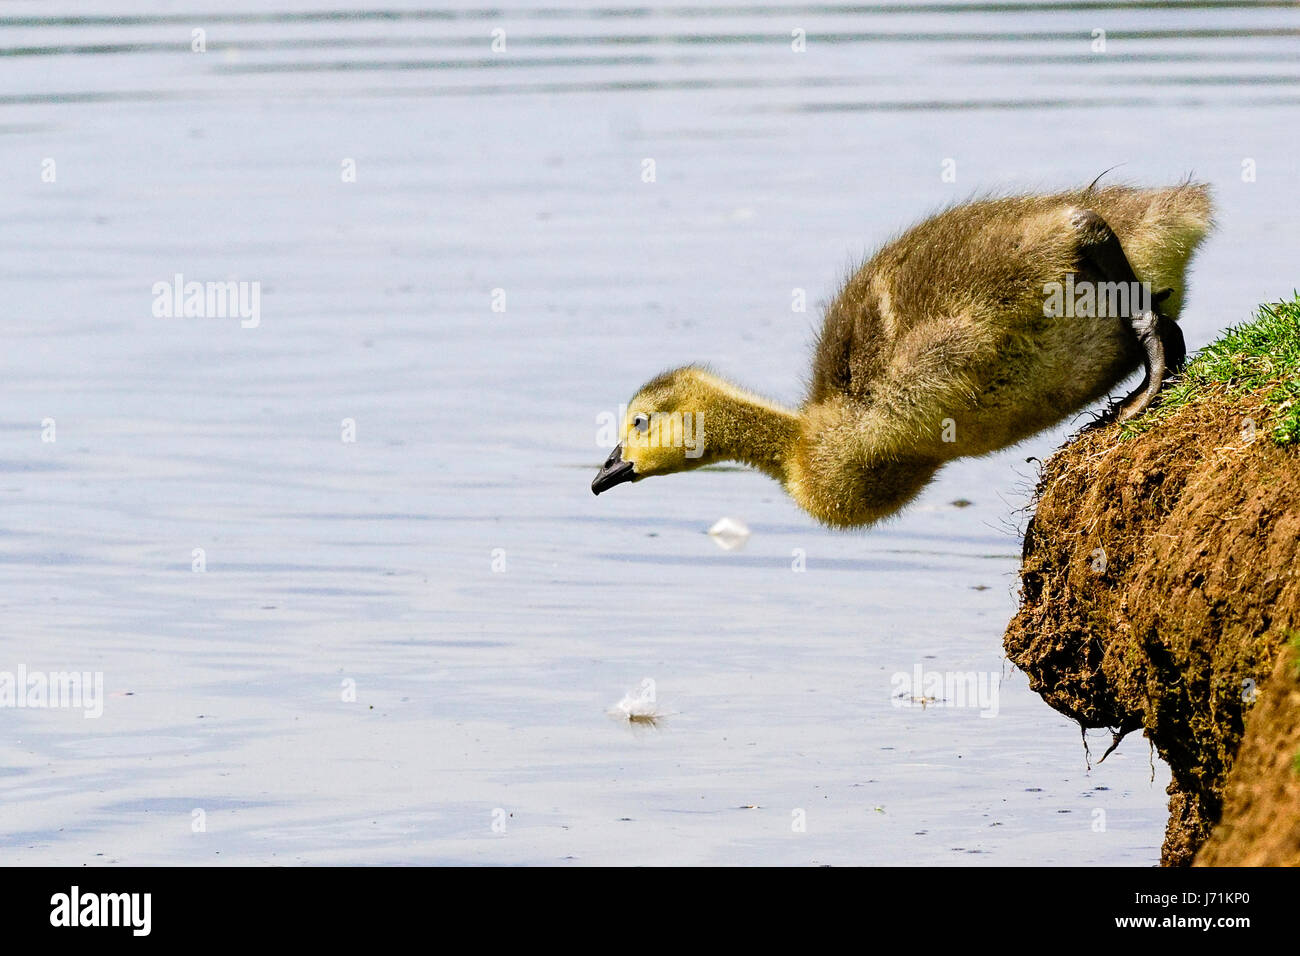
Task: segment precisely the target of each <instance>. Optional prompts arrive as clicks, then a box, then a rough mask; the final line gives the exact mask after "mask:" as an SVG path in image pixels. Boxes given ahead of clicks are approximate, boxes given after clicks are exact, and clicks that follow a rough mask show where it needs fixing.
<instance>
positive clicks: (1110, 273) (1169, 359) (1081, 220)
mask: <svg viewBox="0 0 1300 956" xmlns="http://www.w3.org/2000/svg"><path fill="white" fill-rule="evenodd" d="M1071 225H1072V226H1074V228H1075V229H1076V230H1077V231H1078V233H1079V255H1080V258H1081V259H1082V260H1083V262H1084V263H1086V264H1087V265H1089V266H1091V267H1092V269H1093V270H1095V271H1096V272H1097V273H1098V274H1099V275H1100V276H1101V277H1102V280H1103V281H1105V282H1123V283H1126V284H1128V283H1132V284H1130V285H1128V288H1130V289H1137V288H1140V285H1139V284H1138V278H1137V275H1136V274H1135V273H1134V272H1133V266H1132V265H1130V264H1129V261H1128V256H1126V255H1125V254H1124V247H1123V246H1122V245H1121V244H1120V241H1119V236H1117V235H1115V231H1114V230H1113V229H1111V228H1110V225H1109V224H1108V223H1107V222H1106V220H1105V219H1103V218H1102V217H1101V216H1100V215H1098V214H1097V213H1096V212H1094V211H1093V210H1091V209H1079V210H1076V211H1075V212H1074V213H1073V214H1072V215H1071ZM1172 291H1173V290H1171V289H1164V290H1162V291H1161V292H1158V293H1156V294H1155V295H1153V296H1152V297H1151V308H1149V309H1147V310H1142V309H1141V308H1140V306H1141V303H1140V302H1135V303H1132V306H1133V310H1134V312H1133V315H1131V316H1129V318H1128V319H1127V322H1128V326H1129V328H1130V329H1132V331H1133V334H1134V335H1135V336H1136V338H1137V341H1138V344H1139V345H1140V346H1141V347H1142V366H1143V369H1144V370H1145V372H1146V375H1145V376H1144V377H1143V379H1142V384H1141V385H1139V386H1138V387H1137V388H1136V389H1135V390H1134V391H1133V393H1132V394H1130V395H1129V396H1128V397H1127V398H1125V399H1124V400H1123V401H1122V402H1120V404H1119V407H1118V408H1117V409H1116V411H1115V413H1114V416H1115V420H1116V421H1121V422H1123V421H1127V420H1128V419H1130V418H1135V417H1136V416H1138V415H1141V414H1142V413H1143V412H1144V411H1146V410H1147V409H1148V408H1150V407H1151V403H1152V402H1154V401H1155V399H1156V396H1157V395H1159V394H1160V390H1161V389H1162V388H1163V387H1164V384H1165V381H1166V379H1168V378H1169V377H1170V376H1171V375H1173V374H1174V373H1175V372H1177V371H1178V370H1179V369H1180V368H1182V365H1183V360H1184V359H1185V358H1186V357H1187V346H1186V344H1185V342H1184V341H1183V333H1182V330H1181V329H1179V328H1178V324H1177V323H1176V322H1174V321H1173V320H1171V319H1169V318H1166V317H1165V316H1163V315H1161V314H1160V311H1159V309H1158V308H1157V306H1158V305H1159V304H1160V303H1161V302H1163V301H1164V300H1165V299H1166V298H1168V296H1169V294H1170V292H1172Z"/></svg>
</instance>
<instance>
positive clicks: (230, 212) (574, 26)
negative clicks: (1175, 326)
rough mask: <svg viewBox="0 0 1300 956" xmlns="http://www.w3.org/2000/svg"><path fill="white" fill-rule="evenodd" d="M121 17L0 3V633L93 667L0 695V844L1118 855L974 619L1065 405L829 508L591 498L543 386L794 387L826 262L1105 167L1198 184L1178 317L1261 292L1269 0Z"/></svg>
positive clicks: (757, 858) (1001, 610)
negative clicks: (216, 314) (968, 675)
mask: <svg viewBox="0 0 1300 956" xmlns="http://www.w3.org/2000/svg"><path fill="white" fill-rule="evenodd" d="M152 9H154V10H156V12H150V10H151V5H149V4H144V3H124V2H118V3H103V2H98V0H95V2H88V3H75V4H73V3H63V4H49V3H28V2H22V0H19V2H10V3H6V4H5V5H4V7H3V9H2V10H0V54H2V55H0V76H3V82H2V83H0V183H2V184H3V188H4V206H3V211H4V215H3V216H2V217H0V244H2V247H3V267H2V268H3V273H4V289H5V296H4V306H3V317H4V338H5V343H4V344H5V348H4V349H3V350H0V380H3V382H4V401H3V404H2V405H0V503H2V504H3V511H2V512H0V515H2V517H0V580H2V581H3V589H2V592H0V602H2V604H3V607H2V611H0V622H2V624H3V643H2V644H0V671H8V672H17V671H18V670H19V669H20V668H26V669H27V670H28V671H29V672H52V671H68V670H76V671H86V672H92V673H94V672H98V673H101V674H102V675H103V683H104V699H103V701H102V705H103V713H102V716H101V717H99V718H97V719H86V718H85V717H83V715H82V712H81V711H80V710H77V709H71V708H63V709H35V708H16V707H15V708H9V709H3V710H0V721H2V722H3V728H4V734H3V738H2V742H0V747H2V750H0V802H2V804H3V808H4V812H3V814H0V859H2V860H3V861H4V862H6V863H26V864H30V863H47V864H52V863H60V864H80V863H90V864H111V863H121V864H161V863H179V864H219V863H314V864H326V863H561V862H571V863H575V864H661V863H724V864H734V863H757V862H765V863H788V864H822V863H829V864H854V863H865V864H872V863H909V864H943V863H960V864H980V863H989V864H1063V863H1111V864H1116V863H1118V864H1132V865H1153V864H1155V863H1156V862H1157V860H1158V857H1159V844H1160V840H1161V838H1162V831H1163V825H1164V819H1165V795H1164V786H1165V784H1166V783H1167V780H1168V773H1167V770H1166V769H1165V768H1164V767H1163V765H1161V764H1160V763H1159V762H1158V761H1156V762H1155V764H1154V766H1153V764H1152V761H1151V757H1150V754H1149V751H1148V748H1147V746H1146V743H1145V742H1144V741H1142V740H1140V739H1138V738H1137V737H1136V736H1134V737H1131V738H1130V739H1128V740H1127V741H1125V743H1124V744H1123V745H1122V746H1121V747H1120V748H1119V750H1118V751H1117V752H1116V753H1114V754H1113V755H1112V756H1111V757H1110V758H1108V759H1107V761H1106V762H1105V763H1104V764H1102V765H1100V766H1096V767H1093V768H1092V769H1091V770H1089V768H1088V763H1087V760H1086V756H1085V752H1084V749H1083V745H1082V743H1081V741H1080V735H1079V731H1078V728H1077V727H1075V726H1074V725H1072V724H1071V723H1069V722H1068V721H1067V720H1065V719H1064V718H1063V717H1061V716H1059V715H1058V714H1056V713H1055V712H1053V711H1052V710H1050V709H1049V708H1048V707H1047V706H1046V705H1045V704H1044V703H1042V701H1041V700H1040V699H1039V698H1038V697H1037V696H1036V695H1034V694H1032V693H1031V692H1030V691H1029V690H1028V689H1027V687H1026V682H1025V678H1024V676H1023V675H1021V674H1019V673H1018V672H1015V671H1013V670H1012V669H1011V668H1010V666H1009V665H1008V664H1007V663H1006V662H1005V659H1004V657H1003V654H1002V650H1001V636H1002V631H1003V628H1004V626H1005V624H1006V622H1007V620H1008V618H1009V617H1010V616H1011V614H1012V612H1013V609H1014V607H1015V595H1016V589H1017V578H1016V569H1017V558H1018V554H1019V537H1018V532H1019V529H1020V528H1021V527H1022V526H1023V522H1024V518H1025V516H1024V514H1023V513H1021V512H1020V511H1018V509H1021V508H1023V506H1024V505H1025V503H1026V501H1027V498H1028V490H1029V489H1030V488H1031V487H1032V484H1033V481H1034V480H1035V477H1036V474H1037V470H1036V465H1035V464H1034V463H1032V462H1026V459H1027V458H1030V457H1035V456H1036V457H1039V458H1042V457H1045V456H1046V455H1048V454H1049V453H1050V452H1051V450H1052V449H1053V448H1054V447H1056V446H1057V445H1058V444H1059V443H1060V441H1061V440H1062V438H1063V437H1064V436H1065V435H1066V434H1067V432H1068V429H1062V430H1060V431H1058V432H1057V433H1055V434H1049V435H1043V436H1040V437H1039V438H1038V439H1036V440H1034V441H1032V442H1030V443H1028V444H1026V445H1024V446H1021V447H1019V448H1017V449H1014V450H1012V451H1008V452H1006V453H1004V454H1001V455H998V456H995V457H992V458H989V459H985V460H980V461H968V462H963V463H959V464H957V465H954V466H951V467H949V468H948V469H947V470H946V471H944V472H943V473H942V476H941V478H940V480H939V481H937V482H936V483H935V484H934V485H933V486H932V487H931V488H930V489H929V490H928V491H927V492H926V493H925V495H924V497H923V498H922V499H921V500H920V502H919V503H918V504H916V505H915V506H913V507H912V508H911V509H910V510H909V511H907V512H906V513H905V514H904V515H903V516H901V517H900V518H899V519H898V520H896V521H894V522H892V523H891V524H889V525H887V526H885V527H880V528H877V529H874V530H872V531H870V532H867V533H864V534H852V535H842V534H841V535H837V534H832V533H829V532H827V531H824V530H822V529H820V528H818V527H817V526H815V525H814V524H813V523H812V522H811V520H810V519H808V518H806V517H805V516H804V515H803V514H802V513H800V512H799V511H797V510H796V509H795V508H794V506H793V505H792V504H790V503H789V502H788V501H787V500H786V499H785V498H784V496H783V495H782V494H781V492H780V490H779V488H778V487H777V486H776V485H775V484H773V483H772V482H770V481H768V480H767V479H766V478H763V477H762V476H759V475H756V474H752V473H747V472H744V471H737V470H714V471H707V472H702V473H696V474H692V475H688V476H681V477H675V478H670V479H660V480H657V481H654V482H647V483H645V484H641V485H638V486H636V487H634V488H633V487H623V488H617V489H615V490H614V491H612V492H610V493H609V494H608V495H604V496H602V497H601V498H600V499H599V500H597V499H595V498H593V496H592V495H591V492H590V490H589V487H588V486H589V483H590V480H591V478H592V475H593V474H594V470H595V468H596V466H597V465H598V464H599V462H600V461H601V460H602V459H603V458H604V456H605V453H606V449H604V448H602V447H601V446H600V445H599V444H598V442H597V422H598V417H599V416H600V415H601V413H602V412H607V411H608V412H613V411H616V410H617V408H618V405H619V403H621V402H623V401H626V400H627V398H628V397H629V396H630V395H631V393H632V392H633V391H634V390H635V388H636V387H637V386H638V385H639V384H640V383H641V382H642V381H644V380H645V379H646V378H648V377H649V376H650V375H652V374H654V373H656V372H658V371H660V370H662V369H664V368H666V367H670V366H672V365H675V364H680V363H684V362H688V361H708V362H711V363H712V364H713V365H714V366H715V367H716V368H717V369H718V370H719V371H720V372H722V373H724V374H727V375H729V376H732V377H734V378H736V379H738V380H739V381H741V382H743V383H745V384H746V385H748V386H750V387H751V388H754V389H756V390H759V391H762V392H765V393H768V394H770V395H772V396H773V397H776V398H779V399H782V400H784V401H788V402H791V403H793V402H796V401H798V399H799V398H800V396H801V392H802V382H803V376H804V375H805V374H806V370H807V364H808V354H809V347H810V344H811V339H812V334H813V330H814V328H815V327H816V324H817V321H818V314H817V313H818V303H819V302H823V301H825V300H826V299H827V298H829V297H830V296H831V295H833V294H834V292H835V291H836V289H837V286H838V283H839V282H841V281H842V279H843V277H844V275H845V273H846V271H847V270H848V269H849V268H850V267H851V266H852V265H853V264H854V263H856V262H858V261H860V259H861V258H862V256H863V255H864V254H866V253H868V252H870V251H871V250H872V249H873V248H874V247H875V246H876V245H877V244H879V243H881V242H883V241H885V240H886V239H887V238H889V237H890V236H891V235H892V234H894V233H895V232H896V231H897V230H898V229H900V228H902V227H903V226H905V225H907V224H908V223H910V222H913V221H915V220H916V219H918V218H920V217H922V216H923V215H925V214H926V213H928V212H930V211H933V210H935V209H937V208H939V207H941V206H943V205H945V204H947V203H949V202H952V201H954V200H959V199H964V198H967V197H970V196H972V195H974V194H977V193H979V192H982V191H985V190H999V189H1034V188H1055V187H1064V186H1069V185H1077V184H1081V183H1085V182H1087V181H1089V180H1091V179H1092V178H1094V177H1095V176H1096V175H1097V174H1098V173H1100V172H1102V170H1104V169H1107V168H1108V167H1111V166H1114V165H1116V164H1118V163H1123V164H1124V165H1123V166H1122V167H1120V169H1118V170H1116V172H1115V173H1113V174H1111V175H1112V178H1117V179H1126V180H1130V181H1135V182H1144V183H1152V184H1155V183H1166V182H1172V181H1175V180H1178V179H1180V178H1182V177H1184V176H1187V175H1188V174H1193V175H1195V176H1196V177H1198V178H1202V179H1205V180H1207V181H1209V182H1211V183H1213V184H1214V186H1215V189H1216V195H1217V201H1218V204H1219V220H1220V230H1219V232H1218V233H1217V234H1216V236H1215V237H1213V238H1212V239H1211V240H1210V241H1209V242H1208V243H1207V245H1206V246H1205V248H1204V249H1203V251H1202V254H1201V255H1200V257H1199V259H1198V260H1197V263H1196V268H1195V273H1194V276H1193V279H1192V284H1191V292H1190V295H1189V305H1188V308H1187V310H1186V312H1185V316H1184V323H1183V324H1184V328H1185V330H1186V333H1187V338H1188V342H1189V345H1191V346H1198V345H1201V344H1203V343H1205V342H1206V341H1208V340H1209V339H1210V338H1211V337H1213V336H1214V334H1215V333H1216V331H1217V330H1219V329H1221V328H1222V327H1223V326H1225V325H1226V324H1228V323H1230V322H1235V321H1240V320H1242V319H1244V318H1246V317H1247V315H1248V314H1249V312H1250V311H1251V310H1252V309H1253V307H1254V306H1255V304H1256V303H1258V302H1259V301H1261V300H1264V299H1267V298H1271V297H1278V296H1281V295H1284V294H1289V293H1290V292H1291V290H1292V289H1293V287H1294V286H1295V284H1296V281H1297V280H1296V271H1295V263H1296V261H1297V260H1298V259H1300V240H1298V238H1297V234H1296V230H1295V225H1294V223H1295V209H1296V206H1297V199H1300V196H1298V195H1297V193H1298V192H1300V184H1298V180H1297V177H1296V174H1295V169H1296V166H1295V155H1296V143H1295V134H1294V132H1293V131H1294V130H1295V129H1296V128H1297V126H1300V123H1298V122H1297V121H1298V120H1300V90H1298V89H1297V84H1300V64H1298V62H1297V55H1296V50H1297V39H1298V37H1300V11H1297V10H1296V9H1295V7H1294V5H1293V4H1283V3H1264V4H1243V3H1221V4H1220V3H1191V4H1184V5H1181V6H1180V8H1179V9H1177V10H1164V9H1159V8H1158V7H1156V6H1155V5H1152V4H1148V3H1142V2H1131V3H1116V4H1113V5H1108V4H1090V5H1088V8H1087V9H1085V10H1081V11H1071V10H1068V9H1066V8H1065V6H1064V5H1058V4H1056V3H1050V2H1046V3H1043V2H1039V3H1025V4H1019V3H998V4H980V3H972V4H952V3H943V4H932V5H928V6H926V5H917V6H914V5H911V4H879V5H876V4H832V3H826V4H801V3H765V2H745V3H741V4H736V5H728V6H718V7H712V6H704V5H694V6H690V5H670V6H663V7H654V8H649V7H642V6H638V7H621V6H615V5H612V4H611V3H610V2H609V0H603V3H601V4H589V3H587V2H585V0H569V2H567V3H566V4H565V5H564V6H562V7H555V6H549V5H543V4H529V3H521V4H513V5H511V6H509V7H506V8H500V9H490V10H489V9H483V8H478V7H473V6H441V7H427V6H422V5H418V4H415V3H404V2H401V0H389V2H387V3H385V4H384V5H383V6H373V7H371V6H362V5H360V4H358V3H357V2H355V0H353V2H349V3H342V2H339V3H335V2H331V0H312V2H301V3H300V2H297V0H289V2H284V0H276V2H275V3H273V4H271V3H258V2H254V0H226V2H223V3H220V4H215V3H193V4H186V3H168V4H156V5H152ZM196 29H199V30H202V31H204V32H203V34H202V35H200V37H199V38H197V39H196V36H195V34H194V33H193V31H194V30H196ZM494 31H504V33H496V32H494ZM1094 31H1105V36H1104V50H1102V49H1100V48H1097V49H1095V47H1097V45H1098V42H1099V41H1100V40H1101V39H1102V36H1101V34H1099V33H1095V32H1094ZM199 40H201V41H202V42H201V43H200V42H199ZM800 41H802V44H804V45H805V49H804V51H803V52H796V50H795V49H794V48H793V47H795V46H799V45H800ZM494 42H495V43H496V46H497V47H498V49H496V50H494ZM502 42H504V49H500V47H501V44H502ZM196 45H199V46H203V47H205V49H204V51H203V52H196V51H195V50H194V49H193V47H194V46H196ZM647 160H652V161H653V169H654V181H653V182H646V181H645V179H646V175H645V170H646V169H647V168H648V167H647V165H646V161H647ZM353 172H354V173H355V175H354V176H353V175H352V173H353ZM945 174H947V175H945ZM1252 174H1253V175H1252ZM353 178H354V179H355V181H349V180H351V179H353ZM177 274H181V275H183V276H184V278H185V281H200V282H207V281H213V282H224V281H226V280H234V281H237V282H246V283H253V282H256V283H259V284H260V285H259V287H258V288H259V290H260V302H259V313H258V315H257V319H258V321H257V324H256V326H255V327H247V328H246V327H243V326H244V325H250V326H251V325H252V323H251V321H250V322H241V320H240V318H239V317H238V316H232V317H227V318H196V317H190V318H165V317H158V316H157V315H155V294H154V291H153V289H154V286H155V284H156V283H165V284H170V283H172V282H173V281H174V277H175V276H176V275H177ZM796 289H803V290H806V294H807V297H808V301H809V308H808V311H807V312H804V313H799V312H795V311H793V310H792V296H793V295H794V291H793V290H796ZM344 420H351V422H352V423H353V427H354V428H355V441H345V440H343V439H344V438H345V437H350V436H348V435H345V430H346V428H347V427H348V426H346V425H345V423H344ZM51 438H52V439H54V440H52V441H51V440H49V439H51ZM957 501H968V502H970V504H969V505H968V506H965V507H960V506H958V505H954V504H953V502H957ZM724 515H729V516H734V517H737V518H740V519H742V520H744V521H745V522H747V523H748V525H749V526H750V528H751V529H752V532H753V533H752V536H751V538H750V539H749V542H748V545H747V547H745V548H744V549H743V550H736V551H724V550H722V549H720V548H719V547H717V546H716V545H715V543H714V541H713V540H712V539H711V538H710V537H709V536H708V535H707V534H706V533H705V532H706V529H708V528H709V526H710V525H712V524H713V523H714V522H715V521H716V520H717V519H719V518H720V517H722V516H724ZM196 549H202V550H201V552H196ZM799 555H802V560H803V562H804V563H805V565H806V571H804V572H802V573H799V572H796V571H794V570H792V565H794V564H796V563H798V561H799ZM199 564H201V565H202V566H203V567H204V568H205V570H203V571H202V572H197V571H195V570H194V568H195V566H196V565H199ZM494 567H495V568H496V570H494ZM917 668H920V669H921V670H922V671H923V672H925V673H930V672H935V673H955V672H976V673H977V674H982V675H994V676H996V677H999V678H1000V679H1001V683H1000V687H999V690H1000V693H999V695H998V701H997V713H996V716H992V717H986V716H981V711H980V709H978V708H976V707H951V706H948V707H945V706H926V707H924V708H922V707H920V706H897V704H900V703H904V702H903V701H901V700H894V699H893V697H894V695H895V693H896V691H897V688H896V684H895V682H894V675H895V674H898V673H904V674H911V673H913V672H914V671H915V670H916V669H917ZM645 679H650V680H653V681H654V686H655V689H656V691H657V703H658V706H659V708H660V709H661V710H662V711H666V712H668V713H669V715H670V716H668V718H667V720H666V721H665V722H664V723H663V724H662V725H661V726H660V727H658V728H641V729H639V730H637V729H635V728H633V727H631V726H629V725H628V724H627V723H626V722H622V723H620V722H619V721H617V720H615V719H613V718H611V717H610V716H609V715H608V713H607V711H608V710H609V709H610V708H611V707H612V706H613V705H614V704H615V703H616V702H617V701H618V700H619V699H620V698H621V697H622V696H623V695H624V693H625V692H626V691H628V690H629V688H635V687H637V686H638V685H640V683H641V682H642V681H643V680H645ZM353 698H354V699H353ZM1108 742H1109V738H1108V736H1107V735H1105V734H1102V733H1096V734H1093V735H1091V746H1092V756H1093V759H1094V760H1095V759H1096V758H1097V757H1098V756H1099V755H1100V753H1101V752H1102V750H1104V747H1105V745H1106V744H1107V743H1108Z"/></svg>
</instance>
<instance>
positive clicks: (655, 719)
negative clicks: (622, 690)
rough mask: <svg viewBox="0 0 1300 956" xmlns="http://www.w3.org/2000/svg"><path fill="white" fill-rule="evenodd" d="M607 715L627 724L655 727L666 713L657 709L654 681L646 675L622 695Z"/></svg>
mask: <svg viewBox="0 0 1300 956" xmlns="http://www.w3.org/2000/svg"><path fill="white" fill-rule="evenodd" d="M609 715H610V716H611V717H614V718H616V719H618V720H625V721H627V722H628V723H629V724H639V725H642V726H648V727H657V726H659V724H660V722H662V721H663V719H664V718H665V717H667V716H668V715H667V714H666V713H664V712H663V711H661V710H660V709H659V705H658V703H657V702H656V700H655V682H654V681H653V680H651V679H650V678H649V677H647V678H646V679H645V680H643V681H641V684H640V686H638V687H637V688H636V689H635V690H630V691H628V692H627V693H626V694H624V695H623V699H622V700H620V701H619V702H618V703H617V704H615V705H614V706H613V707H611V708H610V709H609Z"/></svg>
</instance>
